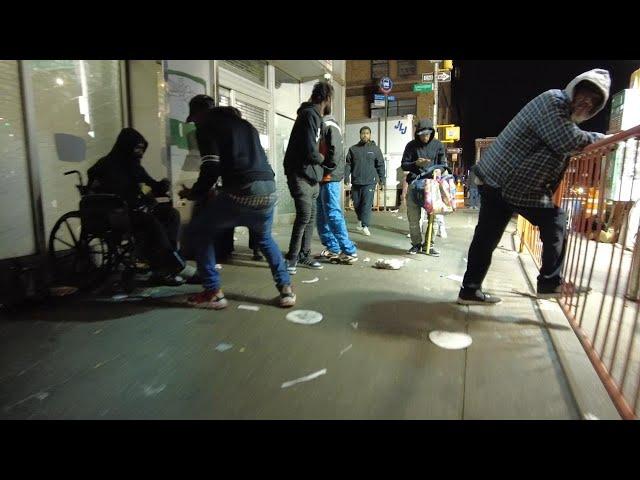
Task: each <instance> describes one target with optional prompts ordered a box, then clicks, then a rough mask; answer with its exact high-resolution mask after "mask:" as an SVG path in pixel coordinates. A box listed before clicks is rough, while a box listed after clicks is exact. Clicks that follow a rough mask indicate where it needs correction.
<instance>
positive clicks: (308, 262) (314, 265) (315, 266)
mask: <svg viewBox="0 0 640 480" xmlns="http://www.w3.org/2000/svg"><path fill="white" fill-rule="evenodd" d="M298 264H300V265H303V266H305V267H307V268H311V269H312V270H322V269H323V268H324V267H323V266H322V264H321V263H320V262H319V261H317V260H314V259H313V258H311V256H309V257H306V258H303V259H301V260H300V261H299V262H298ZM289 273H291V272H289Z"/></svg>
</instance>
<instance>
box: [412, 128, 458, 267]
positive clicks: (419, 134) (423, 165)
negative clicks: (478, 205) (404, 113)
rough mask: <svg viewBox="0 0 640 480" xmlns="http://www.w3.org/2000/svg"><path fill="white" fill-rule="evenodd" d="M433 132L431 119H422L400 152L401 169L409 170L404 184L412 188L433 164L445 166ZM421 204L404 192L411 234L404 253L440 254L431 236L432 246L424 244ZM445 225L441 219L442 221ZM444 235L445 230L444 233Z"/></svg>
mask: <svg viewBox="0 0 640 480" xmlns="http://www.w3.org/2000/svg"><path fill="white" fill-rule="evenodd" d="M435 134H436V131H435V129H434V128H433V122H432V121H431V120H429V119H423V120H420V121H419V122H418V125H417V126H416V134H415V137H414V139H413V140H411V141H410V142H409V143H407V146H406V147H405V148H404V153H403V155H402V162H401V165H402V169H403V170H404V171H405V172H409V173H408V175H407V183H408V184H409V190H411V182H413V181H414V180H415V179H416V178H418V177H419V176H420V175H422V174H425V173H426V172H427V171H429V169H430V167H433V166H434V165H442V166H444V167H446V166H447V156H446V153H445V149H444V145H443V144H442V142H440V140H438V139H436V138H434V137H435ZM421 214H422V205H418V204H417V203H416V201H415V199H414V198H413V195H411V194H408V195H407V218H408V220H409V234H410V235H411V248H410V249H409V251H408V252H407V253H410V254H412V255H414V254H416V253H427V254H429V255H432V256H436V257H437V256H439V255H440V252H438V250H436V249H435V248H434V246H433V236H432V237H431V238H432V242H431V245H429V246H427V245H424V233H423V232H422V228H421V223H420V218H421ZM441 223H442V225H444V219H442V221H441ZM445 235H446V233H445Z"/></svg>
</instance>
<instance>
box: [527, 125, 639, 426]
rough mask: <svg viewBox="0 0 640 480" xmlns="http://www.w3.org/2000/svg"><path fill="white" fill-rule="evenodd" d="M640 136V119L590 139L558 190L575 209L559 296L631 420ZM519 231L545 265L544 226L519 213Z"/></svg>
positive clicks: (635, 376) (635, 381) (635, 393)
mask: <svg viewBox="0 0 640 480" xmlns="http://www.w3.org/2000/svg"><path fill="white" fill-rule="evenodd" d="M639 140H640V126H637V127H634V128H632V129H630V130H626V131H624V132H620V133H618V134H616V135H614V136H612V137H609V138H606V139H604V140H601V141H600V142H597V143H594V144H592V145H589V146H588V147H586V148H585V149H584V150H583V151H582V152H580V153H579V154H577V155H575V156H573V157H571V159H570V160H569V165H568V167H567V170H566V171H565V174H564V177H563V179H562V182H561V184H560V187H559V188H558V190H557V191H556V193H555V195H554V199H555V202H556V205H559V206H560V207H561V208H562V209H563V210H564V211H565V212H566V213H567V215H568V234H567V247H566V254H565V259H564V266H563V277H564V280H565V284H564V287H563V297H562V298H560V299H559V300H558V303H559V304H560V307H561V308H562V310H563V311H564V313H565V315H566V316H567V319H568V320H569V323H570V324H571V327H572V328H573V330H574V331H575V333H576V335H577V336H578V338H579V340H580V342H581V343H582V346H583V347H584V349H585V352H586V353H587V355H588V357H589V359H590V360H591V363H592V364H593V366H594V368H595V370H596V372H597V373H598V375H599V376H600V379H601V380H602V382H603V384H604V386H605V388H606V389H607V392H608V393H609V395H610V396H611V399H612V401H613V403H614V404H615V406H616V408H617V409H618V412H619V413H620V415H621V416H622V418H625V419H636V418H638V416H639V410H638V407H639V405H638V402H639V397H640V338H638V337H640V325H639V323H638V319H639V313H640V312H639V306H640V302H639V300H640V293H639V287H640V235H639V234H640V226H639V225H636V224H635V221H637V219H638V216H639V214H636V210H635V208H634V205H635V204H636V203H638V205H639V208H640V202H636V201H635V200H638V199H640V151H639V148H638V146H639V143H640V142H639ZM632 208H634V210H633V215H630V212H631V209H632ZM518 233H519V234H520V239H521V245H520V249H521V251H522V248H523V247H526V248H527V249H528V250H529V252H530V253H531V256H532V257H533V259H534V261H535V263H536V264H537V265H538V266H540V264H541V258H542V242H541V240H540V234H539V231H538V229H537V227H535V226H533V225H531V224H530V223H529V222H528V221H527V220H525V219H524V218H522V217H519V218H518ZM630 244H633V246H632V245H630ZM628 247H632V248H631V250H632V251H629V249H628Z"/></svg>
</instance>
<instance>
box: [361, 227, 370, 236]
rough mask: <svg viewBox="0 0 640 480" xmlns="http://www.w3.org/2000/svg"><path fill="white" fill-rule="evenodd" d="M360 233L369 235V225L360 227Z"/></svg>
mask: <svg viewBox="0 0 640 480" xmlns="http://www.w3.org/2000/svg"><path fill="white" fill-rule="evenodd" d="M362 234H363V235H365V236H367V237H370V236H371V232H370V231H369V227H362Z"/></svg>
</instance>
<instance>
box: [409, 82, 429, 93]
mask: <svg viewBox="0 0 640 480" xmlns="http://www.w3.org/2000/svg"><path fill="white" fill-rule="evenodd" d="M413 91H414V92H420V93H428V92H433V83H432V82H430V83H414V84H413Z"/></svg>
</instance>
